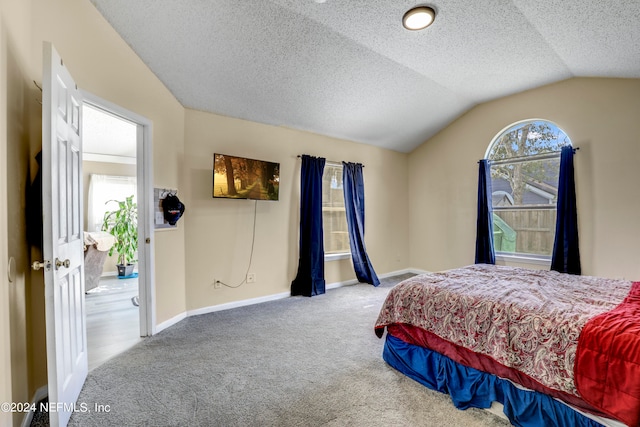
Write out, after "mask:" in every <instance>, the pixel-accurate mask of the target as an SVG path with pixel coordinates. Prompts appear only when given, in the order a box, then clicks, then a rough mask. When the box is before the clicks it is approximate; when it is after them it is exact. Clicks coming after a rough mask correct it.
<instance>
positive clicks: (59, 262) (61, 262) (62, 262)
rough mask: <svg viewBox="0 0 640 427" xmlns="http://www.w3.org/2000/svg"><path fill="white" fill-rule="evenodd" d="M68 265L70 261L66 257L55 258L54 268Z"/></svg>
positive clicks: (67, 266)
mask: <svg viewBox="0 0 640 427" xmlns="http://www.w3.org/2000/svg"><path fill="white" fill-rule="evenodd" d="M70 265H71V261H69V259H68V258H67V259H65V260H64V261H60V260H59V259H58V258H56V270H58V269H59V268H60V267H64V268H69V266H70Z"/></svg>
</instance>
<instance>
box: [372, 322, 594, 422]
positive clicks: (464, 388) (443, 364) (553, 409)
mask: <svg viewBox="0 0 640 427" xmlns="http://www.w3.org/2000/svg"><path fill="white" fill-rule="evenodd" d="M382 357H383V358H384V360H385V362H387V363H388V364H389V365H390V366H391V367H393V368H395V369H397V370H398V371H400V372H402V373H403V374H405V375H406V376H408V377H409V378H412V379H414V380H416V381H418V382H419V383H421V384H423V385H424V386H426V387H428V388H430V389H432V390H436V391H439V392H442V393H447V394H449V395H450V396H451V400H452V401H453V404H454V405H455V407H456V408H458V409H467V408H470V407H475V408H489V407H490V406H491V402H493V401H497V402H500V403H502V404H503V405H504V413H505V415H506V416H507V417H508V418H509V420H510V421H511V423H512V424H513V425H516V426H523V427H525V426H526V427H550V426H558V427H565V426H579V427H601V424H599V423H597V422H596V421H593V420H592V419H590V418H588V417H585V416H584V415H582V414H580V413H579V412H576V411H574V410H573V409H571V408H569V407H568V406H566V405H564V404H562V403H560V402H558V401H557V400H555V399H553V398H552V397H550V396H547V395H545V394H542V393H538V392H535V391H528V390H522V389H519V388H518V387H516V386H515V385H513V384H512V383H511V382H509V381H507V380H504V379H502V378H499V377H496V376H495V375H491V374H487V373H485V372H482V371H478V370H477V369H473V368H469V367H466V366H464V365H461V364H459V363H456V362H454V361H453V360H451V359H449V358H448V357H446V356H443V355H441V354H440V353H437V352H435V351H432V350H429V349H427V348H423V347H419V346H416V345H412V344H408V343H406V342H404V341H402V340H400V339H398V338H396V337H394V336H392V335H389V334H387V338H386V341H385V345H384V350H383V353H382Z"/></svg>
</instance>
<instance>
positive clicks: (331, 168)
mask: <svg viewBox="0 0 640 427" xmlns="http://www.w3.org/2000/svg"><path fill="white" fill-rule="evenodd" d="M322 225H323V228H324V253H325V255H329V256H336V255H340V254H348V253H350V252H351V249H350V248H349V232H348V229H347V215H346V212H345V208H344V192H343V189H342V164H340V163H333V162H327V163H326V164H325V167H324V173H323V175H322Z"/></svg>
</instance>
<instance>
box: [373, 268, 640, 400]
mask: <svg viewBox="0 0 640 427" xmlns="http://www.w3.org/2000/svg"><path fill="white" fill-rule="evenodd" d="M631 286H632V282H630V281H626V280H614V279H602V278H596V277H589V276H573V275H568V274H561V273H556V272H549V271H540V270H529V269H523V268H517V267H505V266H494V265H484V264H478V265H472V266H468V267H464V268H459V269H455V270H449V271H445V272H439V273H429V274H423V275H419V276H416V277H413V278H411V279H408V280H405V281H404V282H402V283H400V284H398V285H397V286H396V287H394V288H393V289H392V290H391V291H390V293H389V295H388V296H387V299H386V301H385V303H384V305H383V307H382V309H381V311H380V314H379V316H378V320H377V322H376V325H375V329H376V332H377V333H378V334H379V336H381V334H382V331H383V330H384V327H385V326H388V325H393V324H406V325H412V326H415V327H418V328H421V329H424V330H426V331H429V332H430V333H433V334H435V335H437V336H438V337H440V338H442V339H443V340H446V341H448V342H451V343H453V344H455V345H457V346H461V347H464V348H466V349H469V350H471V351H473V352H476V353H479V354H483V355H486V356H488V357H491V358H493V359H494V360H495V361H496V362H498V363H500V364H502V365H504V366H506V367H509V368H513V369H516V370H518V371H521V372H523V373H524V374H526V375H528V376H529V377H531V378H533V379H534V380H536V381H538V382H540V383H541V384H542V385H544V386H546V387H549V388H550V389H553V390H558V391H561V392H564V393H568V394H570V395H574V396H578V397H580V394H579V393H578V391H577V389H576V384H575V378H574V364H575V360H576V350H577V346H578V338H579V337H580V334H581V332H582V329H583V327H584V326H585V324H586V323H587V322H588V321H589V320H590V319H593V318H594V317H596V316H598V315H601V314H603V313H606V312H608V311H610V310H612V309H614V308H615V307H616V306H618V305H619V304H620V303H621V302H622V301H623V300H624V299H625V297H626V296H627V294H628V293H629V291H630V289H631Z"/></svg>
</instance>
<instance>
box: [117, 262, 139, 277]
mask: <svg viewBox="0 0 640 427" xmlns="http://www.w3.org/2000/svg"><path fill="white" fill-rule="evenodd" d="M116 267H118V276H119V277H123V276H131V275H132V274H133V268H134V267H135V265H134V264H127V265H122V264H117V265H116Z"/></svg>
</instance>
